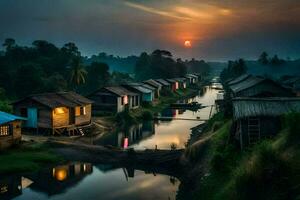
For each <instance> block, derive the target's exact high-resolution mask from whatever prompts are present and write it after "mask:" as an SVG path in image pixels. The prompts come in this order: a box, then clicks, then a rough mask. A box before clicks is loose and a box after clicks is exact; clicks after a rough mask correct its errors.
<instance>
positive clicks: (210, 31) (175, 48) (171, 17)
mask: <svg viewBox="0 0 300 200" xmlns="http://www.w3.org/2000/svg"><path fill="white" fill-rule="evenodd" d="M0 26H1V29H0V40H1V41H3V40H4V39H5V38H7V37H12V38H15V39H16V41H17V43H18V44H30V43H31V42H32V41H33V40H36V39H44V40H48V41H50V42H53V43H55V44H57V45H62V44H64V43H66V42H69V41H72V42H75V43H76V44H77V45H78V47H79V48H80V50H81V51H82V53H83V54H84V55H91V54H96V53H98V52H102V51H104V52H107V53H109V54H114V55H120V56H127V55H131V54H136V55H138V54H140V52H142V51H147V52H150V51H152V50H154V49H167V50H170V51H171V52H173V54H174V55H175V56H176V57H183V58H191V57H195V58H198V59H199V58H203V59H206V60H224V61H225V60H228V59H235V58H238V57H243V58H256V57H257V56H258V55H259V54H260V53H261V52H262V51H264V50H266V51H268V52H269V53H270V54H275V53H277V54H279V55H280V56H281V57H287V56H289V57H291V58H299V57H300V1H297V0H251V1H246V0H222V1H221V0H1V1H0ZM185 41H190V43H191V47H187V46H185V45H184V44H185Z"/></svg>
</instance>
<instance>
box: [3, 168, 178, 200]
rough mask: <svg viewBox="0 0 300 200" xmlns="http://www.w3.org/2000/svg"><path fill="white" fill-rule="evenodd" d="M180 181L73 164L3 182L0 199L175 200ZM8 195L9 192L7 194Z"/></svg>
mask: <svg viewBox="0 0 300 200" xmlns="http://www.w3.org/2000/svg"><path fill="white" fill-rule="evenodd" d="M179 183H180V182H179V181H178V180H177V179H176V178H174V177H170V176H167V175H160V174H152V173H150V172H147V173H146V172H144V171H139V170H133V169H126V168H114V167H113V166H109V165H95V166H93V165H92V164H90V163H72V164H68V165H61V166H57V167H54V168H51V169H45V170H42V171H40V172H38V173H35V174H29V175H23V176H14V177H7V178H6V179H3V180H1V181H0V186H1V188H2V189H1V191H2V194H1V193H0V199H1V200H2V199H3V200H7V199H15V200H49V199H50V200H68V199H70V200H82V199H86V200H94V199H95V200H98V199H99V200H101V199H105V200H111V199H123V200H135V199H149V200H150V199H166V200H168V199H175V198H176V191H177V190H178V186H179ZM4 191H6V192H4Z"/></svg>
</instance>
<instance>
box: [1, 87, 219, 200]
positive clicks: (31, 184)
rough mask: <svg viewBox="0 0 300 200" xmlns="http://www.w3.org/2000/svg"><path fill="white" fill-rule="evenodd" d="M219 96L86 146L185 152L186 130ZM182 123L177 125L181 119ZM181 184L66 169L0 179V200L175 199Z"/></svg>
mask: <svg viewBox="0 0 300 200" xmlns="http://www.w3.org/2000/svg"><path fill="white" fill-rule="evenodd" d="M217 93H218V90H216V89H214V88H213V87H211V86H209V87H205V88H204V89H203V91H199V94H198V95H196V96H195V97H193V98H188V99H185V100H184V101H186V102H194V101H196V102H198V103H201V104H202V105H203V106H207V107H204V108H203V109H200V110H198V111H190V110H181V109H166V110H164V111H163V112H162V113H161V116H166V117H173V118H174V119H172V120H168V121H165V120H163V121H155V122H152V121H146V122H144V123H141V124H138V125H135V126H131V127H128V128H127V129H126V130H122V131H121V130H119V131H116V132H114V133H110V134H106V136H103V137H101V138H100V139H98V140H93V141H91V143H93V144H95V145H112V146H116V147H121V148H135V149H146V148H148V149H153V148H159V149H170V148H171V144H173V145H175V146H176V148H184V147H185V144H186V143H187V141H188V140H189V138H190V134H191V130H190V129H191V128H192V127H195V126H197V125H199V124H201V123H203V121H199V119H208V118H209V116H210V115H211V114H213V113H214V112H215V108H214V107H211V105H213V104H214V101H215V99H216V97H217ZM183 118H184V119H185V120H180V119H183ZM179 184H180V181H179V180H178V179H176V178H175V177H170V176H168V175H163V174H156V173H152V172H151V171H146V172H145V171H141V170H135V169H133V168H131V169H128V168H120V167H114V166H110V165H101V164H97V165H93V164H91V163H78V162H74V163H68V164H65V165H61V166H55V167H52V168H47V169H44V170H41V171H39V172H37V173H33V174H22V175H15V176H10V177H3V178H0V199H1V200H2V199H4V200H6V199H16V200H68V199H70V200H77V199H78V200H79V199H80V200H81V199H87V200H94V199H96V200H97V199H105V200H111V199H123V200H129V199H130V200H135V199H145V200H147V199H156V200H160V199H166V200H169V199H170V200H171V199H176V194H177V190H178V187H179Z"/></svg>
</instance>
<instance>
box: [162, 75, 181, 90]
mask: <svg viewBox="0 0 300 200" xmlns="http://www.w3.org/2000/svg"><path fill="white" fill-rule="evenodd" d="M165 81H167V82H168V83H170V84H171V90H172V91H173V92H175V91H176V90H178V89H179V83H178V81H177V80H175V79H171V78H169V79H165Z"/></svg>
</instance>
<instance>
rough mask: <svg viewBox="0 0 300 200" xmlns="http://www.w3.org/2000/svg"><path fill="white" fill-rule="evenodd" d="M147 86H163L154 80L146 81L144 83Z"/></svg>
mask: <svg viewBox="0 0 300 200" xmlns="http://www.w3.org/2000/svg"><path fill="white" fill-rule="evenodd" d="M143 82H144V83H145V84H149V85H151V86H153V87H156V88H160V87H161V86H162V84H161V83H159V82H157V81H155V80H153V79H149V80H146V81H143Z"/></svg>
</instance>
